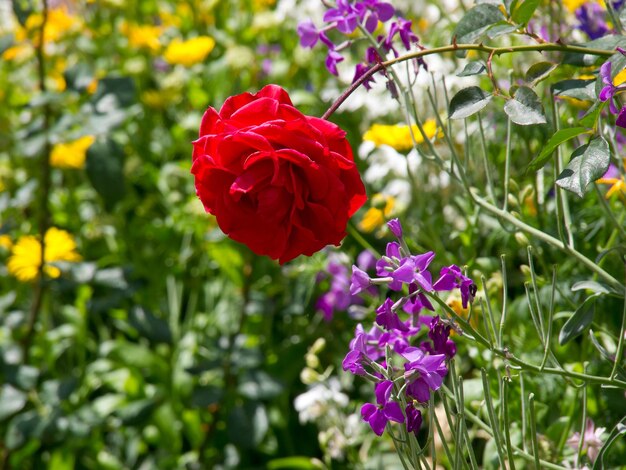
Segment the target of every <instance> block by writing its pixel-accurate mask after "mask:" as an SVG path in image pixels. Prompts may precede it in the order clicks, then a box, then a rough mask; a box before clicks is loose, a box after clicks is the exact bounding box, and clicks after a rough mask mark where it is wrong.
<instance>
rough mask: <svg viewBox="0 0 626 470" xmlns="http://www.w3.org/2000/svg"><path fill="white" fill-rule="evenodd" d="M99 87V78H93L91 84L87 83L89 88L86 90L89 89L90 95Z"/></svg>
mask: <svg viewBox="0 0 626 470" xmlns="http://www.w3.org/2000/svg"><path fill="white" fill-rule="evenodd" d="M97 89H98V79H97V78H95V77H94V78H93V79H92V80H91V81H90V82H89V85H87V88H85V90H86V91H87V93H89V94H90V95H93V94H94V93H95V92H96V90H97Z"/></svg>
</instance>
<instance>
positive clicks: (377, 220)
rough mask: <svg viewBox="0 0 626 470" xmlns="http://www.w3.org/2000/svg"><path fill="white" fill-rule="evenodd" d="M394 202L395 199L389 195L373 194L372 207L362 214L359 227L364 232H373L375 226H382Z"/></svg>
mask: <svg viewBox="0 0 626 470" xmlns="http://www.w3.org/2000/svg"><path fill="white" fill-rule="evenodd" d="M395 202H396V201H395V199H394V198H393V197H391V196H385V195H384V194H374V196H373V197H372V207H370V208H369V209H368V210H367V211H366V212H365V214H363V218H362V219H361V222H359V228H360V229H361V230H362V231H364V232H373V231H374V230H376V229H377V228H380V227H382V226H383V225H384V224H385V221H386V219H387V218H389V216H390V215H391V212H392V211H393V207H394V205H395Z"/></svg>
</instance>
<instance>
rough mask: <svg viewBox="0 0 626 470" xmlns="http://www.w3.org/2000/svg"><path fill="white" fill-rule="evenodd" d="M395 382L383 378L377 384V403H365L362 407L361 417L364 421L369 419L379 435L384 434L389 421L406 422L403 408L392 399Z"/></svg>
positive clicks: (373, 429)
mask: <svg viewBox="0 0 626 470" xmlns="http://www.w3.org/2000/svg"><path fill="white" fill-rule="evenodd" d="M392 389H393V382H392V381H390V380H383V381H382V382H379V383H377V384H376V387H375V389H374V390H375V391H374V393H375V395H376V405H374V404H373V403H365V404H364V405H363V406H362V407H361V417H362V418H363V421H367V422H368V423H369V425H370V426H371V428H372V431H374V432H375V433H376V434H377V435H378V436H382V434H383V432H384V431H385V426H386V425H387V423H388V422H389V421H395V422H397V423H404V415H403V414H402V408H400V405H399V404H398V403H396V402H395V401H391V390H392Z"/></svg>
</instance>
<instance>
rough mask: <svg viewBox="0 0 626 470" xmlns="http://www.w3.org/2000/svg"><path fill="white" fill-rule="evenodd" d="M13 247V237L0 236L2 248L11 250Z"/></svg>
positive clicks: (0, 246)
mask: <svg viewBox="0 0 626 470" xmlns="http://www.w3.org/2000/svg"><path fill="white" fill-rule="evenodd" d="M12 246H13V242H12V241H11V237H9V236H8V235H0V248H2V249H4V250H10V249H11V247H12Z"/></svg>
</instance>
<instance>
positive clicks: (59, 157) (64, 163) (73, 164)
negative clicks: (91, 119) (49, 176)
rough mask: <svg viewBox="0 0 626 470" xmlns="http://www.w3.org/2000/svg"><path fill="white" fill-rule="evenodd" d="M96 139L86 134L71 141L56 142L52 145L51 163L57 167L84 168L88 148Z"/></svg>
mask: <svg viewBox="0 0 626 470" xmlns="http://www.w3.org/2000/svg"><path fill="white" fill-rule="evenodd" d="M95 140H96V139H95V137H93V136H91V135H85V136H83V137H80V138H79V139H76V140H73V141H71V142H67V143H59V144H56V145H55V146H54V147H52V152H51V154H50V165H52V166H54V167H57V168H76V169H80V168H83V167H84V166H85V159H86V157H87V150H88V149H89V147H91V145H92V144H93V143H94V141H95Z"/></svg>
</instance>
